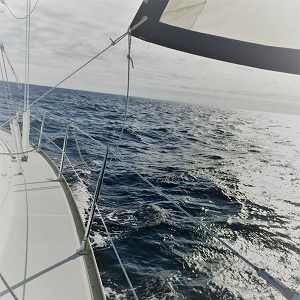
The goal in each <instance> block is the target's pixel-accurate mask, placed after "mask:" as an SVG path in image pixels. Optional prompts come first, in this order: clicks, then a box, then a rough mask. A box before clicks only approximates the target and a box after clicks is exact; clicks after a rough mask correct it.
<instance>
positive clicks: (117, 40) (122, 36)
mask: <svg viewBox="0 0 300 300" xmlns="http://www.w3.org/2000/svg"><path fill="white" fill-rule="evenodd" d="M127 35H128V32H126V33H124V34H122V35H121V36H120V37H118V38H117V39H116V40H114V41H113V40H111V41H112V42H111V44H110V45H109V46H108V47H106V48H105V49H104V50H102V51H101V52H99V53H98V54H97V55H95V56H94V57H93V58H91V59H90V60H89V61H87V62H86V63H85V64H83V65H82V66H81V67H79V68H78V69H77V70H75V71H74V72H73V73H71V74H70V75H69V76H67V77H66V78H65V79H63V80H62V81H60V82H59V83H58V84H57V85H55V86H54V87H52V88H51V89H49V90H48V91H47V92H46V93H44V94H43V95H42V96H40V97H39V98H38V99H36V100H35V101H33V102H32V103H31V104H30V105H29V107H31V106H32V105H33V104H35V103H37V102H38V101H40V100H41V99H43V98H44V97H45V96H47V95H48V94H49V93H51V92H52V91H53V90H54V89H56V88H57V87H58V86H60V85H61V84H62V83H64V82H65V81H66V80H68V79H69V78H70V77H72V76H73V75H74V74H76V73H77V72H79V71H80V70H81V69H83V68H84V67H85V66H87V65H88V64H89V63H91V62H92V61H93V60H95V59H96V58H97V57H99V56H100V55H101V54H103V53H104V52H105V51H107V50H108V49H110V48H111V47H113V46H115V45H116V44H117V43H119V42H120V41H121V40H122V39H123V38H124V37H126V36H127Z"/></svg>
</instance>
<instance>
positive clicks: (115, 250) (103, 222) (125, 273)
mask: <svg viewBox="0 0 300 300" xmlns="http://www.w3.org/2000/svg"><path fill="white" fill-rule="evenodd" d="M66 159H67V161H68V162H69V164H70V166H71V168H72V169H73V171H74V173H75V174H76V176H77V178H78V180H79V181H80V182H81V183H82V184H83V185H84V186H85V184H84V182H83V180H82V179H81V178H80V176H79V175H78V173H77V172H76V170H75V169H74V166H73V164H72V163H71V161H70V159H69V157H68V156H67V155H66ZM87 192H88V194H89V197H90V198H93V197H92V195H91V193H90V192H89V191H87ZM96 209H97V213H98V216H99V217H100V219H101V222H102V224H103V227H104V229H105V232H106V234H107V236H108V239H109V241H110V243H111V245H112V247H113V249H114V252H115V255H116V257H117V259H118V261H119V264H120V266H121V268H122V271H123V273H124V276H125V277H126V280H127V283H128V285H129V287H130V289H131V291H132V293H133V295H134V298H135V299H136V300H138V297H137V295H136V293H135V290H134V287H133V285H132V283H131V280H130V278H129V276H128V274H127V272H126V269H125V267H124V264H123V262H122V259H121V257H120V255H119V253H118V250H117V248H116V246H115V244H114V242H113V239H112V237H111V235H110V233H109V231H108V228H107V226H106V224H105V221H104V219H103V217H102V214H101V211H100V209H99V207H98V205H97V203H96Z"/></svg>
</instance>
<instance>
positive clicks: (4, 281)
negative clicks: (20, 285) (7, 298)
mask: <svg viewBox="0 0 300 300" xmlns="http://www.w3.org/2000/svg"><path fill="white" fill-rule="evenodd" d="M0 278H1V280H2V282H3V283H4V285H5V286H6V288H7V289H8V290H9V292H10V294H11V295H12V296H13V298H14V299H15V300H18V298H17V296H16V294H15V293H14V291H13V290H12V288H11V287H10V286H9V284H8V283H7V282H6V280H5V279H4V277H3V275H2V273H1V272H0Z"/></svg>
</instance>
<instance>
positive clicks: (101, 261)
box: [0, 86, 300, 300]
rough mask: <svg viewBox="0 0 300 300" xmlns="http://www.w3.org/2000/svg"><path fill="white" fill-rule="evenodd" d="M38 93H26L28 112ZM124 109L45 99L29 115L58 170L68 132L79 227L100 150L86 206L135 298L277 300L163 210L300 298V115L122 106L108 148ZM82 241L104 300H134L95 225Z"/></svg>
mask: <svg viewBox="0 0 300 300" xmlns="http://www.w3.org/2000/svg"><path fill="white" fill-rule="evenodd" d="M47 90H48V89H47V88H46V87H40V86H31V88H30V92H31V102H32V101H34V100H35V99H37V98H38V97H39V96H40V95H41V94H43V93H44V92H46V91H47ZM12 94H13V99H22V96H21V94H22V91H18V90H17V88H16V87H12ZM0 98H2V99H1V100H3V95H2V97H0ZM1 102H3V103H1V104H3V107H4V108H2V109H1V112H0V121H1V124H2V122H3V121H4V120H5V118H6V117H7V114H9V105H8V104H7V103H6V102H4V101H1ZM21 103H22V101H21ZM18 105H19V104H18V103H17V102H14V103H13V106H14V107H18ZM125 107H126V98H125V97H123V96H117V95H110V94H101V93H93V92H84V91H75V90H68V89H56V90H54V91H53V92H52V93H51V94H49V95H47V96H46V98H45V99H43V100H42V101H41V102H39V103H38V104H37V105H34V107H33V108H32V113H31V117H32V122H31V125H32V128H31V141H33V142H34V143H36V144H37V143H38V139H39V128H40V126H41V121H42V119H43V115H44V112H45V110H46V114H45V127H44V132H45V134H47V136H48V138H49V139H50V140H51V142H52V143H50V142H49V140H48V139H47V138H46V137H44V138H43V140H42V144H43V149H44V150H45V151H46V152H47V153H48V154H49V155H50V156H51V157H52V158H53V160H54V161H56V162H57V163H59V161H60V150H59V149H58V147H60V148H61V147H62V144H63V140H64V135H65V131H66V126H67V125H68V128H69V129H68V137H69V138H68V145H67V158H68V160H66V162H65V166H64V176H65V177H66V179H67V180H68V182H69V185H70V187H71V189H72V191H73V193H74V195H75V197H76V201H77V204H78V206H79V208H80V211H81V213H82V215H83V217H84V218H87V215H88V211H89V204H90V202H91V199H92V195H93V194H94V191H95V186H96V181H97V177H98V173H99V169H100V167H101V164H102V159H103V157H104V154H105V149H106V147H109V149H110V152H109V158H108V165H107V169H106V173H105V177H104V181H103V186H102V189H101V193H100V198H99V200H98V206H99V209H100V211H101V215H102V217H103V219H104V221H105V223H106V226H107V228H108V229H109V231H110V235H111V237H112V239H113V242H114V244H115V246H116V248H117V250H118V253H119V255H120V257H121V258H122V261H123V264H124V266H125V268H126V271H127V273H128V276H129V277H130V279H131V282H132V284H133V286H134V288H135V291H136V294H137V296H138V297H139V299H147V300H156V299H168V300H175V299H176V300H177V299H187V300H196V299H204V300H206V299H245V300H250V299H282V296H280V294H279V293H278V292H276V291H275V290H274V289H273V288H271V287H270V286H269V285H268V284H266V283H265V282H264V281H263V280H262V279H260V278H259V277H258V276H257V275H256V274H255V271H254V270H253V269H251V268H250V267H249V266H247V265H246V264H245V263H244V262H243V261H241V260H240V259H239V258H237V257H236V256H234V255H233V254H232V253H231V252H230V251H229V250H227V249H225V248H224V247H222V246H221V245H220V244H219V242H217V241H215V240H214V239H213V238H212V237H211V236H210V235H208V234H207V233H205V232H204V231H203V230H202V229H201V228H200V227H199V226H198V225H197V224H195V223H194V222H193V220H192V219H191V218H189V217H187V216H186V215H184V214H183V213H182V212H181V211H180V210H178V208H177V207H176V206H175V205H174V203H175V204H177V205H179V206H180V207H182V208H183V209H184V210H185V211H187V212H188V213H189V214H190V215H192V216H193V217H194V218H196V219H197V220H199V222H201V223H203V224H205V225H206V226H207V227H208V228H209V229H210V230H211V231H213V232H214V233H215V234H217V235H218V236H219V237H220V238H221V239H223V240H224V241H226V242H227V243H228V244H230V245H231V246H232V247H233V248H234V249H235V250H237V251H238V252H239V253H240V254H242V255H243V256H245V257H246V258H247V259H248V260H250V261H251V262H252V263H253V264H255V265H256V266H258V267H260V268H263V269H266V270H267V271H268V272H269V273H270V274H271V275H272V276H274V277H275V278H278V279H279V280H281V281H282V282H283V283H285V284H286V285H287V286H289V287H290V288H293V289H295V290H298V292H300V290H299V286H300V271H299V270H300V260H299V254H300V200H299V199H300V188H299V187H300V160H299V151H300V148H299V145H300V117H299V116H292V115H283V114H274V113H267V112H255V111H245V110H234V109H223V108H212V107H205V106H200V105H194V104H184V103H178V102H171V101H170V102H168V101H158V100H151V99H139V98H130V100H129V105H128V112H127V118H126V121H125V123H124V131H123V136H122V139H121V140H120V139H119V137H120V132H121V128H122V123H123V117H124V113H125ZM74 170H75V171H76V174H75V173H74ZM147 181H149V182H150V183H151V184H152V185H154V186H155V187H156V189H154V188H153V186H151V185H149V184H148V183H147ZM162 194H164V195H166V196H167V197H164V196H163V195H162ZM170 199H171V200H172V201H170ZM173 202H174V203H173ZM45 238H46V235H45ZM92 243H93V247H94V251H95V255H96V259H97V263H98V266H99V269H100V273H101V277H102V280H103V284H104V286H105V290H106V293H107V296H108V299H116V300H117V299H118V300H121V299H134V298H133V295H132V293H131V291H130V289H129V287H128V284H127V281H126V279H125V277H124V275H123V273H122V270H121V267H120V265H119V263H118V260H117V258H116V256H115V253H114V251H113V247H112V246H111V244H110V240H109V237H108V235H107V233H106V232H105V229H104V227H103V225H102V222H101V218H100V217H99V215H98V216H97V217H96V219H95V221H94V223H93V233H92Z"/></svg>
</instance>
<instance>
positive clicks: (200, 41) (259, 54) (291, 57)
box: [131, 0, 300, 75]
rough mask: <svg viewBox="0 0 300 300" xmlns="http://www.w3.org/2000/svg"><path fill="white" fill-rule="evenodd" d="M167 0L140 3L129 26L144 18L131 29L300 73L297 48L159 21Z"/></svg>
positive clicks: (229, 58)
mask: <svg viewBox="0 0 300 300" xmlns="http://www.w3.org/2000/svg"><path fill="white" fill-rule="evenodd" d="M168 1H169V0H148V3H147V4H146V3H144V2H143V3H142V5H141V7H140V9H139V10H138V12H137V14H136V16H135V18H134V20H133V21H132V24H131V26H133V25H134V24H136V23H137V22H139V21H140V20H141V18H142V17H143V16H147V17H148V20H147V21H146V22H144V23H143V24H142V25H141V26H140V27H138V28H137V29H135V30H134V31H133V32H132V35H133V36H135V37H137V38H139V39H142V40H144V41H147V42H150V43H154V44H157V45H160V46H164V47H167V48H171V49H175V50H179V51H183V52H187V53H191V54H195V55H199V56H203V57H207V58H211V59H216V60H220V61H224V62H229V63H234V64H239V65H244V66H249V67H254V68H259V69H265V70H271V71H277V72H284V73H290V74H297V75H300V50H298V49H290V48H280V47H272V46H265V45H260V44H255V43H249V42H245V41H239V40H233V39H229V38H224V37H219V36H214V35H209V34H205V33H199V32H195V31H191V30H186V29H182V28H179V27H175V26H170V25H167V24H164V23H161V22H159V20H160V17H161V15H162V13H163V12H164V10H165V8H166V6H167V4H168Z"/></svg>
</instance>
